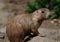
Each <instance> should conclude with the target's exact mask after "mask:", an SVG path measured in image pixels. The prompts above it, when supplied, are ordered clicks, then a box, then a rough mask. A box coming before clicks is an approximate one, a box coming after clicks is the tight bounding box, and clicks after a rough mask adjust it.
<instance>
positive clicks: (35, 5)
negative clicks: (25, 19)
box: [26, 0, 60, 19]
mask: <svg viewBox="0 0 60 42" xmlns="http://www.w3.org/2000/svg"><path fill="white" fill-rule="evenodd" d="M27 6H28V9H27V10H26V13H32V12H34V11H35V10H37V9H39V8H48V9H50V10H53V11H54V14H53V15H52V16H51V18H52V19H54V18H59V17H60V12H59V11H60V0H33V1H32V2H28V3H27Z"/></svg>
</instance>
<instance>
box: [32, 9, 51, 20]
mask: <svg viewBox="0 0 60 42" xmlns="http://www.w3.org/2000/svg"><path fill="white" fill-rule="evenodd" d="M51 14H52V12H51V11H50V10H49V9H47V8H41V9H38V10H36V11H35V12H33V19H34V20H38V19H48V18H49V16H50V15H51Z"/></svg>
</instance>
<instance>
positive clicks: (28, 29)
mask: <svg viewBox="0 0 60 42" xmlns="http://www.w3.org/2000/svg"><path fill="white" fill-rule="evenodd" d="M50 15H51V11H50V10H49V9H46V8H41V9H38V10H36V11H35V12H33V13H32V14H22V15H17V16H15V17H13V18H12V19H11V20H9V21H8V23H7V25H6V27H7V28H6V33H7V36H8V38H9V40H10V42H24V38H25V37H26V36H27V35H29V34H30V33H33V34H34V35H36V34H38V30H37V29H38V28H39V27H40V25H41V24H42V22H43V21H44V20H45V19H48V18H49V16H50Z"/></svg>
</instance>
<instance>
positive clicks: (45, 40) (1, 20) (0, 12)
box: [0, 0, 60, 42]
mask: <svg viewBox="0 0 60 42" xmlns="http://www.w3.org/2000/svg"><path fill="white" fill-rule="evenodd" d="M39 8H48V9H49V10H51V11H52V12H54V14H52V16H51V19H49V20H45V21H44V22H43V23H42V25H41V26H40V28H39V29H38V31H39V33H41V34H42V36H44V37H39V36H37V37H34V38H32V39H31V40H29V41H27V42H60V0H0V42H9V40H8V38H7V35H6V24H7V21H8V20H9V19H11V18H12V17H14V16H16V15H20V14H31V13H33V12H34V11H35V10H37V9H39Z"/></svg>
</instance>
